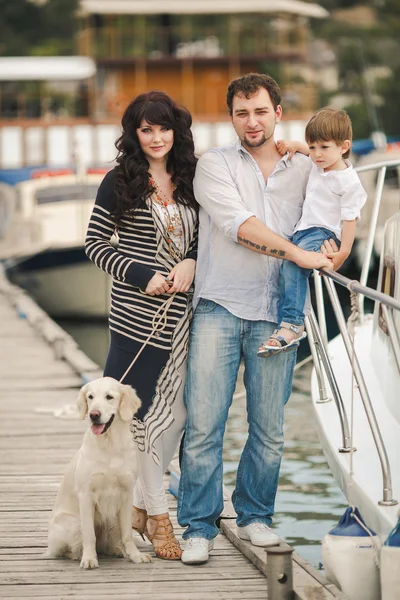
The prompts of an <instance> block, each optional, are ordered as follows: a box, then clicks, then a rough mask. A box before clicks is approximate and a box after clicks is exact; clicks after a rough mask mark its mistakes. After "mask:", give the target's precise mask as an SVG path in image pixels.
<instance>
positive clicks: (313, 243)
mask: <svg viewBox="0 0 400 600" xmlns="http://www.w3.org/2000/svg"><path fill="white" fill-rule="evenodd" d="M329 239H333V240H335V242H336V244H337V245H338V247H340V242H339V240H338V239H337V237H336V236H335V234H334V233H332V231H329V229H324V228H323V227H310V229H304V230H302V231H296V233H295V234H294V235H293V238H292V242H293V244H295V245H296V246H299V248H303V250H311V251H313V252H319V250H320V248H321V246H322V244H323V243H324V241H325V240H329ZM310 274H311V269H302V268H301V267H298V266H297V265H296V264H295V263H293V262H291V261H289V260H284V261H282V266H281V271H280V277H279V308H278V325H280V324H281V323H282V321H286V322H287V323H291V324H292V325H304V304H305V301H306V296H307V288H308V278H309V276H310Z"/></svg>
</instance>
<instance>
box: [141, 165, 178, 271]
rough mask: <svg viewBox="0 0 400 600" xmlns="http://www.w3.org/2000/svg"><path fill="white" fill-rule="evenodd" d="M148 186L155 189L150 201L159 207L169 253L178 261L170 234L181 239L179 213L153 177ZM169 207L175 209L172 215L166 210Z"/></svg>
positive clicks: (175, 205) (174, 188)
mask: <svg viewBox="0 0 400 600" xmlns="http://www.w3.org/2000/svg"><path fill="white" fill-rule="evenodd" d="M149 184H150V186H151V187H153V188H155V192H153V194H152V200H153V202H156V204H158V205H159V206H160V207H161V209H162V213H163V215H164V222H165V230H166V240H167V243H168V249H169V253H170V255H171V256H172V257H173V258H175V259H179V260H180V257H179V256H178V255H177V253H176V251H175V250H174V248H173V243H172V239H171V234H173V235H174V236H175V237H178V238H180V237H182V235H183V227H182V218H181V214H180V212H179V207H178V206H177V204H176V203H175V202H171V201H170V200H169V199H168V196H167V195H166V194H165V193H164V192H163V190H162V189H161V188H160V186H159V185H158V184H157V182H156V181H155V180H154V179H153V177H150V179H149ZM175 190H176V186H175V185H174V187H173V192H174V191H175ZM169 205H171V206H174V207H175V210H174V211H173V212H172V213H171V212H170V211H169V210H168V206H169Z"/></svg>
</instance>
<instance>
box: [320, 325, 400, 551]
mask: <svg viewBox="0 0 400 600" xmlns="http://www.w3.org/2000/svg"><path fill="white" fill-rule="evenodd" d="M355 339H356V353H357V357H358V360H359V363H360V366H361V369H362V372H363V375H364V378H365V381H366V385H367V388H368V390H369V395H370V398H371V402H372V404H373V408H374V412H375V415H376V418H377V422H378V425H379V428H380V431H381V434H382V438H383V440H384V443H385V447H386V452H387V455H388V459H389V464H390V468H391V475H392V485H393V492H394V494H393V495H394V498H396V499H397V500H398V499H399V494H400V457H399V456H398V440H399V439H400V425H399V423H398V422H397V421H396V420H395V419H393V416H392V414H391V413H390V411H389V410H388V407H387V405H386V403H385V401H384V393H383V385H382V381H381V380H380V377H379V374H378V375H377V374H376V371H375V369H374V365H373V354H371V346H372V340H373V322H372V318H371V317H367V318H366V319H365V322H364V324H363V325H362V326H360V327H358V328H357V330H356V336H355ZM329 356H330V360H331V364H332V368H333V371H334V373H335V377H336V380H337V383H338V386H339V389H340V390H341V396H342V400H343V404H344V406H345V409H346V413H347V417H348V420H349V425H350V424H351V412H352V410H351V404H352V387H353V385H354V388H353V394H354V401H353V411H354V419H353V420H354V425H353V435H354V437H353V446H354V447H355V448H356V451H355V452H353V456H352V458H351V457H350V453H343V452H340V451H339V448H341V446H342V436H341V427H340V421H339V417H338V411H337V409H336V405H335V403H334V401H333V400H330V401H328V402H322V403H320V402H319V387H318V381H317V377H316V374H315V371H314V373H313V377H312V387H311V389H312V400H313V408H314V411H315V415H316V423H317V428H318V434H319V438H320V441H321V445H322V448H323V451H324V454H325V456H326V459H327V462H328V464H329V467H330V468H331V470H332V473H333V476H334V478H335V479H336V481H337V483H338V484H339V486H340V488H341V489H342V491H343V493H344V495H345V496H346V498H347V499H348V501H349V503H350V504H353V505H355V506H357V507H358V508H359V510H360V512H361V515H362V516H363V518H364V520H365V522H366V523H367V525H368V526H369V527H370V528H372V529H373V530H374V531H376V532H377V533H378V534H379V535H380V536H381V537H382V538H383V539H386V537H387V535H388V533H389V532H390V530H391V529H392V528H393V525H394V523H396V520H397V512H398V509H399V505H396V506H383V505H381V504H380V502H381V501H382V499H383V481H382V468H381V464H380V461H379V457H378V453H377V450H376V446H375V442H374V438H373V435H372V433H371V429H370V426H369V423H368V418H367V415H366V413H365V410H364V407H363V404H362V400H361V397H360V395H359V393H358V390H357V387H356V385H355V382H354V381H353V380H352V376H351V368H350V361H349V359H348V356H347V353H346V350H345V348H344V346H343V343H342V341H341V339H340V337H337V338H335V339H334V340H332V341H331V342H330V344H329ZM351 471H352V473H351Z"/></svg>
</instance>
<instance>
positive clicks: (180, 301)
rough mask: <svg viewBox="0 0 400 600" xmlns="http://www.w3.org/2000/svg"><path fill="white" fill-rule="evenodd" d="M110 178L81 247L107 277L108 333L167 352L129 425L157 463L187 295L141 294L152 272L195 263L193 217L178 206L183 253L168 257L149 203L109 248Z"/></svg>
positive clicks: (184, 345) (181, 357) (177, 384)
mask: <svg viewBox="0 0 400 600" xmlns="http://www.w3.org/2000/svg"><path fill="white" fill-rule="evenodd" d="M115 175H116V174H115V169H114V170H113V171H110V172H109V173H108V174H107V175H106V176H105V178H104V179H103V181H102V183H101V185H100V187H99V190H98V193H97V197H96V202H95V206H94V208H93V212H92V215H91V218H90V221H89V227H88V232H87V236H86V242H85V248H86V254H87V256H88V257H89V258H90V260H92V261H93V262H94V263H95V264H96V265H97V266H98V267H100V268H101V269H103V270H104V271H106V272H107V273H109V274H110V275H112V277H113V285H112V292H111V310H110V318H109V325H110V329H111V330H112V331H113V332H116V333H117V334H120V335H122V336H124V338H125V340H134V341H136V342H139V343H141V344H142V345H143V346H145V347H146V349H147V353H149V352H150V348H152V351H153V352H167V353H168V360H167V363H166V366H165V368H164V369H163V370H162V372H161V374H160V376H159V379H158V381H157V382H156V386H155V395H154V398H153V401H152V404H151V406H150V409H149V410H148V412H147V414H146V416H145V418H144V420H143V421H140V420H139V419H137V418H134V419H133V422H132V432H133V437H134V439H135V441H136V443H137V445H138V448H139V450H141V451H145V452H148V453H152V455H153V458H154V460H155V461H156V462H157V463H159V457H158V455H157V453H156V451H155V449H154V442H155V441H156V440H157V439H158V438H159V437H160V436H161V435H162V434H163V433H164V432H165V431H166V430H167V429H168V428H169V427H170V426H171V424H172V423H173V416H172V411H171V405H172V404H173V402H174V400H175V398H176V395H177V394H178V392H179V391H182V386H183V379H182V372H183V371H184V369H183V366H184V362H185V360H186V357H187V349H188V342H189V323H190V320H191V316H192V306H191V296H192V294H187V293H176V294H174V295H173V296H171V295H169V294H163V295H160V296H149V295H147V294H145V293H144V290H145V288H146V286H147V284H148V282H149V281H150V279H151V278H152V277H153V275H154V273H155V271H158V272H160V273H161V274H163V275H165V276H166V275H167V274H168V273H169V272H170V271H171V269H172V268H173V267H174V266H175V265H176V263H177V262H180V260H183V259H184V258H194V259H196V252H197V214H196V211H195V210H194V209H192V208H189V207H185V206H182V205H180V206H179V209H180V214H181V218H182V229H183V236H182V240H183V249H182V250H181V251H180V250H179V249H178V248H176V247H175V248H174V250H175V251H174V252H173V254H174V256H175V257H173V256H171V253H170V250H169V245H168V242H167V236H166V231H165V226H164V223H163V222H162V219H161V216H160V214H159V212H158V211H157V209H156V207H155V206H154V204H153V203H152V201H151V200H147V201H143V202H142V204H141V205H140V206H139V208H138V209H136V210H135V211H134V214H133V215H127V216H126V217H125V218H123V219H122V222H121V223H120V225H119V226H118V238H119V241H118V245H117V247H114V246H113V245H112V243H111V238H112V236H113V234H114V232H115V220H114V217H113V213H114V211H115V198H114V188H115V179H116V177H115ZM177 254H178V255H180V260H179V259H178V260H177V258H176V255H177ZM135 346H136V345H135ZM136 347H137V346H136ZM122 379H123V378H122Z"/></svg>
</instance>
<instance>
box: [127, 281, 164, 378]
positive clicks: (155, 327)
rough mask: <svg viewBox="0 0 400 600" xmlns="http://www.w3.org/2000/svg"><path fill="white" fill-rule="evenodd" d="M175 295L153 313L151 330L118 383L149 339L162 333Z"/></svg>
mask: <svg viewBox="0 0 400 600" xmlns="http://www.w3.org/2000/svg"><path fill="white" fill-rule="evenodd" d="M175 295H176V292H175V293H174V294H172V296H171V297H170V298H167V300H165V302H163V303H162V304H161V306H160V307H159V308H158V310H157V312H156V313H155V315H154V317H153V319H152V323H151V324H152V330H151V332H150V333H149V335H148V336H147V338H146V340H145V341H144V342H143V344H142V346H141V348H140V349H139V352H138V353H137V354H136V356H135V357H134V358H133V360H132V362H131V363H130V365H129V367H128V368H127V369H126V371H125V373H124V374H123V375H122V377H121V379H120V380H119V382H120V383H122V382H123V380H124V379H125V377H126V376H127V374H128V373H129V371H130V370H131V369H132V367H133V365H134V364H135V362H136V361H137V359H138V358H139V356H140V355H141V353H142V352H143V350H144V349H145V347H146V344H147V342H148V341H149V340H150V338H151V337H152V336H153V335H154V334H155V333H156V332H159V333H161V331H164V329H165V327H166V326H167V313H168V310H169V307H170V306H171V304H172V301H173V299H174V298H175Z"/></svg>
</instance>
